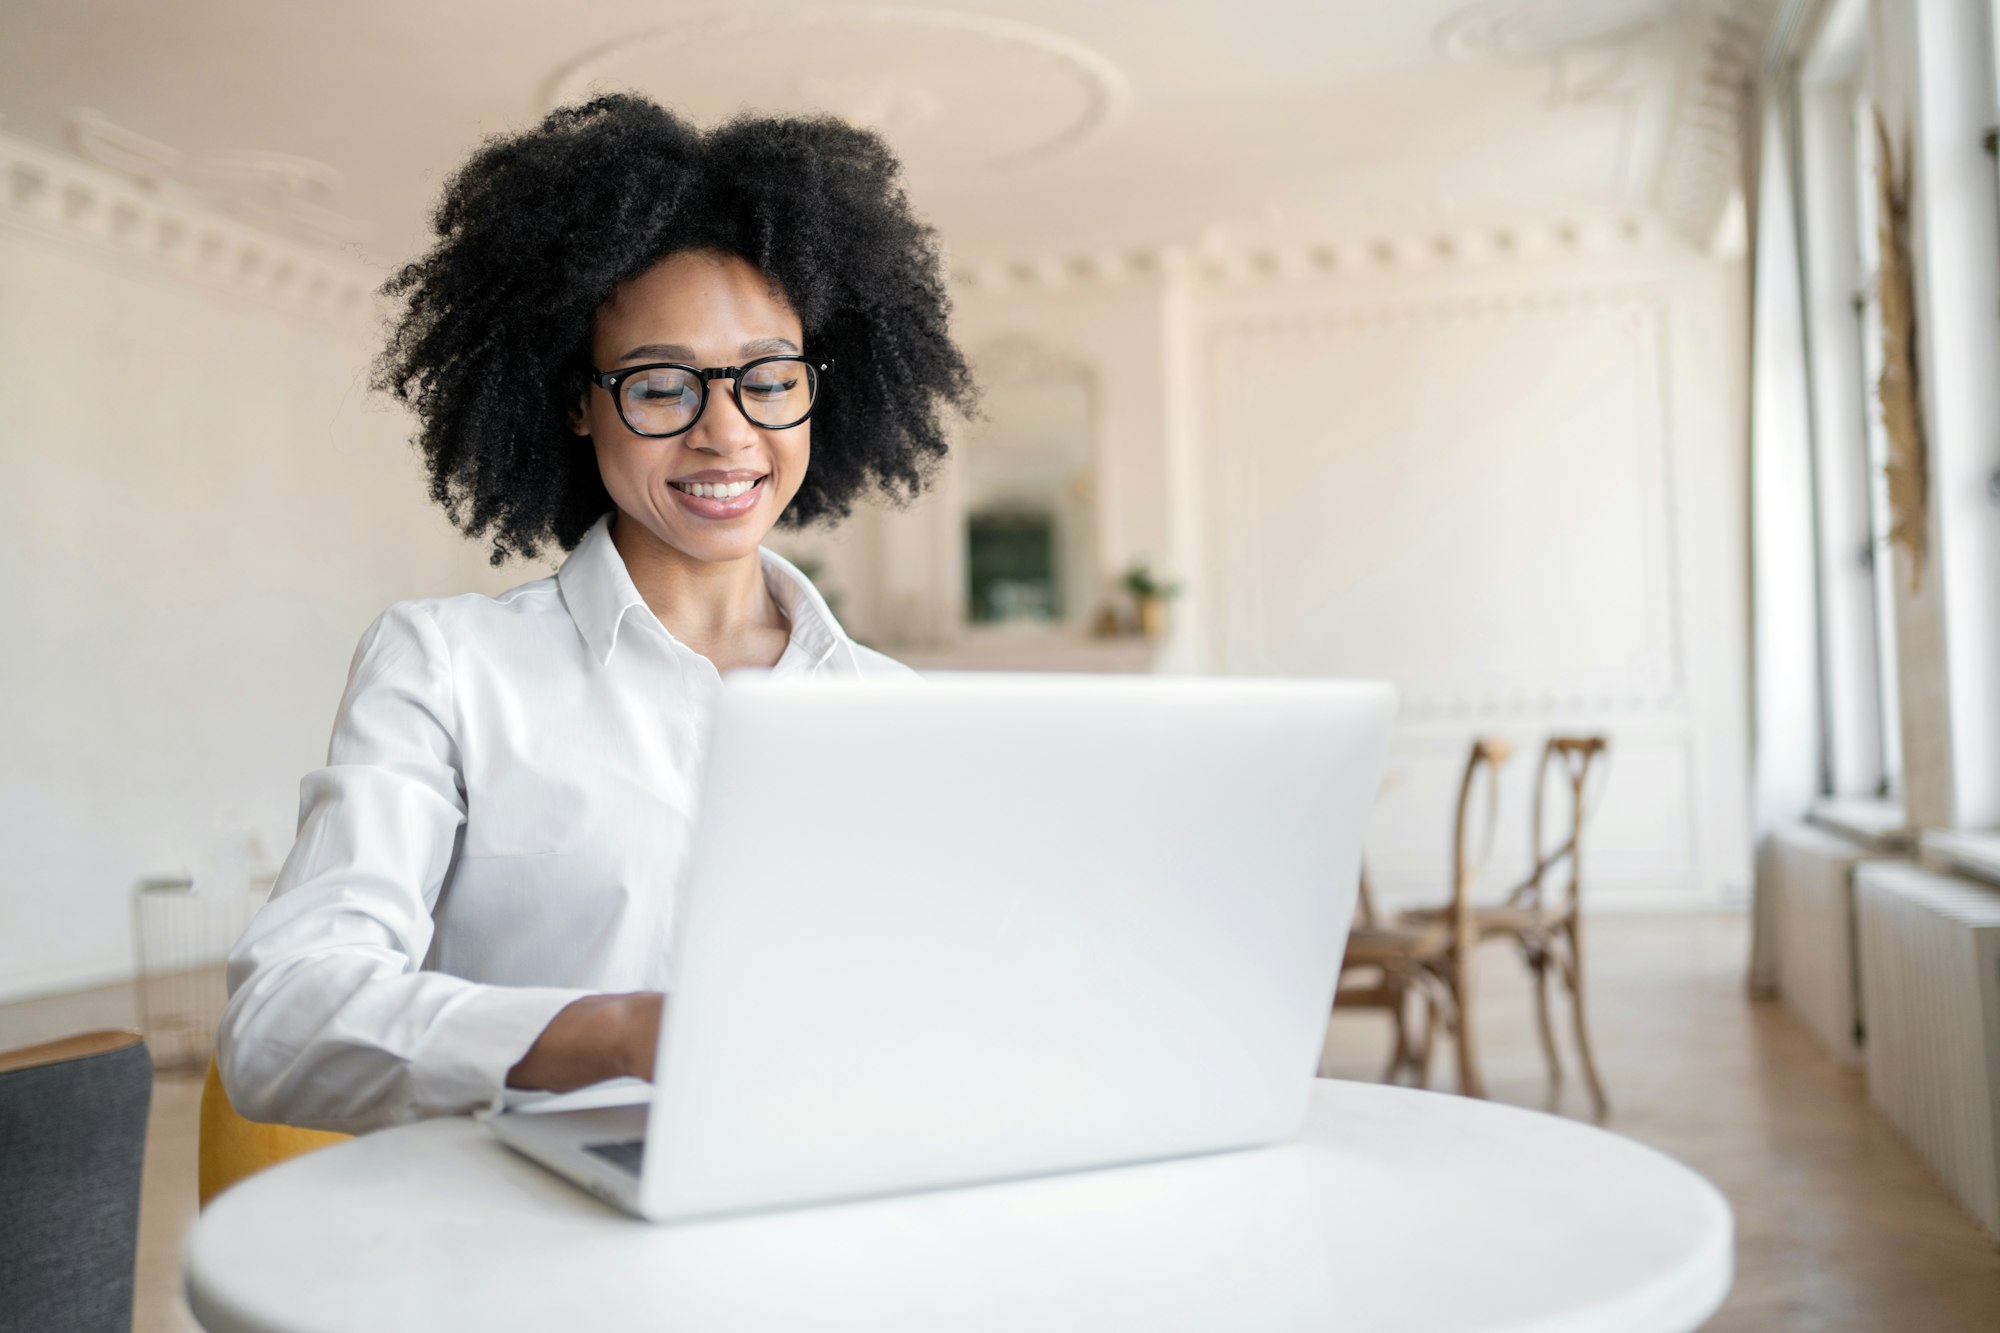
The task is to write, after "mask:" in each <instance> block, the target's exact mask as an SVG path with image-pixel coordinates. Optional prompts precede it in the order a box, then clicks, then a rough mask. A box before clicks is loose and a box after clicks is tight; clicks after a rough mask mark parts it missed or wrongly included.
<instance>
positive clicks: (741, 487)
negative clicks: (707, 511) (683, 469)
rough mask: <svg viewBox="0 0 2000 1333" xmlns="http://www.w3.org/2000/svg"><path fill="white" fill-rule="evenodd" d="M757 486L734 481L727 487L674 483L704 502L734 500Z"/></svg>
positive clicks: (751, 483)
mask: <svg viewBox="0 0 2000 1333" xmlns="http://www.w3.org/2000/svg"><path fill="white" fill-rule="evenodd" d="M756 484H757V483H756V482H754V481H732V482H730V483H729V484H728V485H726V486H711V485H709V484H708V483H706V482H700V481H690V482H682V481H677V482H675V483H674V485H675V487H677V488H678V489H680V490H683V491H686V492H687V493H688V494H689V495H698V496H700V497H701V498H702V499H704V500H728V499H732V498H734V497H736V496H738V495H741V494H743V492H745V491H747V490H749V489H750V488H751V487H752V486H755V485H756Z"/></svg>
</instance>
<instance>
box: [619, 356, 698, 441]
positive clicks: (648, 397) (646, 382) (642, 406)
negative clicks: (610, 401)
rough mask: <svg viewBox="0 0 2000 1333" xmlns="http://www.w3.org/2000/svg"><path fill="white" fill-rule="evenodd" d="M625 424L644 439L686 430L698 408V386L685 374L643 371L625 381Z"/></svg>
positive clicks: (662, 368)
mask: <svg viewBox="0 0 2000 1333" xmlns="http://www.w3.org/2000/svg"><path fill="white" fill-rule="evenodd" d="M621 406H622V407H623V408H624V409H625V424H626V425H628V426H630V427H631V428H632V429H633V430H636V431H640V432H643V433H644V434H647V435H667V434H671V433H672V432H674V431H678V430H685V429H686V428H687V426H688V425H689V423H691V422H692V421H693V420H694V417H695V412H696V410H697V409H698V408H699V407H700V406H701V383H700V381H699V380H697V379H696V378H695V377H694V376H692V375H690V374H688V373H687V372H686V371H685V370H675V369H673V368H671V367H664V366H663V367H660V368H657V369H654V370H642V371H640V372H639V373H638V374H636V375H634V376H632V377H631V378H630V379H627V380H626V381H625V389H624V400H623V402H622V403H621Z"/></svg>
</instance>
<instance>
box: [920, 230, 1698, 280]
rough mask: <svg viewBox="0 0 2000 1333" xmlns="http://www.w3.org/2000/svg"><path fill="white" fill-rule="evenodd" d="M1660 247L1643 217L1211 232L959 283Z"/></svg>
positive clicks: (1329, 267) (1317, 270)
mask: <svg viewBox="0 0 2000 1333" xmlns="http://www.w3.org/2000/svg"><path fill="white" fill-rule="evenodd" d="M1660 240H1661V232H1660V228H1659V227H1658V226H1657V225H1656V224H1654V223H1653V222H1651V221H1650V220H1648V219H1647V218H1645V217H1643V216H1640V215H1637V214H1631V215H1625V216H1617V217H1574V218H1556V219H1548V220H1542V221H1535V222H1525V223H1518V224H1491V225H1480V226H1464V227H1456V228H1439V229H1433V230H1427V231H1412V232H1405V233H1396V234H1386V235H1350V236H1336V237H1327V238H1323V239H1318V240H1307V241H1284V242H1268V243H1264V242H1254V241H1240V240H1235V239H1231V238H1228V237H1227V236H1226V235H1224V234H1220V233H1215V232H1211V233H1209V234H1208V235H1207V236H1205V237H1204V238H1203V239H1202V240H1201V241H1200V242H1198V243H1190V244H1182V245H1163V246H1153V247H1148V248H1143V249H1135V250H1128V251H1090V252H1078V253H1071V254H1047V255H1035V256H1017V257H1013V258H996V259H992V260H986V261H980V262H971V263H963V264H960V265H958V266H957V267H956V268H954V269H953V271H952V280H953V282H954V283H955V284H956V285H957V286H958V287H960V288H961V289H963V290H965V291H969V292H980V293H994V294H1005V293H1010V292H1059V291H1069V290H1088V289H1094V288H1104V287H1117V286H1125V285H1129V284H1133V283H1146V282H1159V281H1161V280H1163V279H1165V278H1166V277H1167V276H1169V275H1171V274H1179V273H1191V274H1193V275H1194V276H1196V277H1199V278H1202V279H1206V280H1208V281H1211V282H1222V283H1255V282H1268V281H1288V280H1295V279H1299V278H1307V277H1325V276H1333V275H1354V274H1362V273H1382V272H1399V271H1406V272H1414V271H1432V270H1438V269H1453V268H1479V267H1485V266H1491V265H1501V264H1511V263H1519V262H1532V261H1535V260H1539V259H1549V258H1565V257H1582V256H1597V255H1606V254H1617V253H1621V252H1626V253H1629V252H1631V251H1634V250H1641V249H1645V248H1648V247H1653V246H1656V245H1658V244H1659V242H1660Z"/></svg>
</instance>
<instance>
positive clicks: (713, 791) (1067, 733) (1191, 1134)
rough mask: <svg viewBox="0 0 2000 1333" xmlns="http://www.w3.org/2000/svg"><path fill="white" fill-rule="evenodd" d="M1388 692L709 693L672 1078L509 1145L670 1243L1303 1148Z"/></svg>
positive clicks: (1065, 685)
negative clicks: (1285, 1145)
mask: <svg viewBox="0 0 2000 1333" xmlns="http://www.w3.org/2000/svg"><path fill="white" fill-rule="evenodd" d="M1393 711H1394V694H1393V692H1392V691H1391V690H1390V688H1389V687H1388V686H1385V685H1380V684H1372V683H1337V682H1324V681H1313V682H1308V681H1272V680H1240V679H1238V680H1193V679H1175V678H1168V677H1104V676H1097V677H1085V676H1077V677H1066V676H1032V677H1031V676H1015V675H984V674H977V673H964V674H942V675H934V676H931V677H930V678H928V679H927V680H923V681H909V680H901V681H880V682H870V681H842V682H837V683H819V682H810V683H797V682H794V683H785V682H779V681H773V680H770V679H768V678H765V677H763V676H762V675H759V674H740V673H739V674H736V675H732V676H731V677H730V679H729V680H728V682H727V683H726V685H725V686H724V688H723V691H722V694H721V698H720V702H719V705H718V712H717V715H716V718H715V725H714V732H713V737H712V744H711V749H710V755H709V762H708V768H707V776H706V781H705V784H704V787H703V791H704V795H703V798H702V809H701V811H700V814H699V818H698V821H697V830H696V833H695V839H694V846H693V848H692V852H691V859H690V862H689V864H688V869H687V874H686V877H685V879H684V880H683V887H682V898H681V900H680V902H679V904H678V907H677V919H676V928H675V933H674V940H673V944H672V955H671V959H670V964H671V968H670V971H671V975H672V976H673V977H674V984H673V988H672V992H671V994H670V996H669V998H668V1001H667V1007H666V1018H665V1021H664V1023H663V1024H662V1025H661V1033H660V1051H659V1058H658V1062H657V1064H656V1066H655V1071H654V1073H655V1081H654V1084H653V1085H652V1086H651V1087H650V1088H648V1087H647V1086H646V1085H644V1084H636V1083H631V1082H630V1081H629V1080H628V1081H627V1083H628V1085H629V1086H627V1087H609V1086H606V1087H600V1088H597V1089H591V1090H585V1091H583V1092H579V1093H576V1094H571V1095H569V1096H567V1097H562V1098H556V1099H553V1100H546V1101H543V1102H541V1103H539V1104H536V1105H528V1106H523V1107H520V1108H518V1109H511V1110H508V1111H506V1112H503V1113H502V1114H500V1115H497V1116H495V1117H493V1118H492V1121H491V1123H492V1126H493V1129H494V1131H495V1132H496V1133H497V1134H498V1135H499V1136H500V1138H501V1139H503V1140H504V1141H505V1142H507V1143H508V1144H510V1145H512V1146H513V1147H515V1148H517V1149H519V1150H520V1151H521V1152H523V1153H526V1154H527V1155H528V1156H530V1157H533V1158H534V1159H535V1160H536V1161H539V1162H541V1163H543V1164H544V1165H546V1166H548V1167H550V1168H551V1169H553V1170H555V1171H557V1172H559V1173H561V1174H562V1175H564V1176H566V1177H568V1178H569V1179H571V1180H573V1181H576V1182H577V1183H579V1184H581V1185H583V1186H584V1187H585V1188H587V1189H589V1190H591V1191H592V1192H594V1193H596V1194H598V1195H600V1196H602V1197H603V1198H605V1199H607V1200H609V1201H610V1202H612V1203H613V1204H615V1205H617V1206H618V1207H621V1208H624V1209H627V1210H629V1211H631V1212H633V1213H636V1214H638V1215H639V1216H641V1217H646V1218H650V1219H653V1220H656V1221H679V1220H684V1219H689V1218H697V1217H709V1216H715V1215H719V1214H725V1213H735V1212H742V1211H747V1210H756V1209H767V1208H774V1207H782V1206H789V1205H797V1204H807V1203H819V1202H828V1201H833V1200H843V1199H856V1198H863V1197H868V1196H874V1195H884V1194H896V1193H903V1192H907V1191H914V1190H923V1189H934V1188H938V1187H942V1186H951V1185H961V1184H969V1183H972V1182H977V1181H991V1180H999V1179H1006V1178H1011V1177H1021V1176H1030V1175H1040V1174H1045V1173H1053V1172H1061V1171H1074V1170H1079V1169H1083V1168H1089V1167H1100V1166H1108V1165H1112V1164H1114V1163H1123V1162H1135V1161H1143V1160H1150V1159H1159V1158H1168V1157H1178V1156H1184V1155H1188V1154H1194V1153H1204V1152H1213V1151H1217V1150H1220V1149H1228V1148H1241V1147H1249V1146H1253V1145H1258V1144H1266V1143H1272V1142H1276V1141H1279V1140H1282V1139H1285V1138H1288V1137H1290V1136H1291V1135H1292V1134H1294V1133H1295V1132H1297V1130H1298V1128H1299V1126H1300V1125H1301V1124H1302V1123H1303V1120H1304V1116H1305V1111H1306V1100H1307V1095H1308V1092H1309V1090H1310V1087H1311V1081H1312V1077H1313V1071H1314V1068H1315V1065H1316V1063H1317V1061H1318V1058H1319V1052H1320V1046H1321V1042H1322V1040H1323V1037H1324V1033H1325V1028H1326V1019H1327V1012H1328V1007H1329V1005H1330V1004H1331V1002H1332V998H1333V991H1334V984H1335V980H1336V976H1337V973H1338V971H1339V965H1340V957H1341V952H1342V950H1343V948H1344V947H1345V943H1346V937H1347V927H1348V921H1349V918H1350V916H1351V914H1352V912H1353V909H1354V897H1355V886H1356V883H1357V876H1358V872H1359V866H1360V857H1361V842H1362V827H1363V823H1364V820H1365V817H1366V814H1367V811H1368V808H1369V804H1370V801H1371V798H1372V797H1373V795H1374V792H1375V787H1376V783H1377V781H1378V779H1379V777H1380V773H1381V768H1382V763H1383V759H1384V754H1385V751H1386V749H1387V745H1388V738H1389V726H1390V720H1391V714H1392V713H1393Z"/></svg>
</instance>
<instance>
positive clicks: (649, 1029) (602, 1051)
mask: <svg viewBox="0 0 2000 1333" xmlns="http://www.w3.org/2000/svg"><path fill="white" fill-rule="evenodd" d="M665 1005H666V996H664V995H662V994H661V993H660V992H659V991H633V992H631V993H629V994H625V995H587V996H585V997H584V998H583V999H581V1000H573V1001H571V1002H570V1003H569V1004H566V1005H564V1006H563V1007H562V1009H561V1011H560V1012H558V1013H557V1014H556V1016H555V1017H554V1018H552V1019H550V1020H549V1025H548V1026H547V1027H545V1028H543V1029H542V1035H541V1036H539V1037H537V1038H535V1044H534V1045H533V1046H530V1047H529V1048H528V1053H527V1054H526V1055H524V1056H522V1057H521V1059H520V1061H519V1063H517V1064H516V1065H515V1066H514V1067H513V1068H512V1069H510V1070H508V1071H507V1086H508V1087H510V1088H533V1089H538V1090H543V1091H547V1092H568V1091H569V1090H570V1089H571V1088H581V1087H583V1086H584V1085H586V1084H590V1083H600V1082H602V1081H603V1080H605V1079H607V1078H620V1077H625V1076H631V1077H634V1078H643V1079H648V1080H650V1079H651V1078H652V1077H653V1055H654V1053H655V1052H656V1051H658V1049H659V1043H660V1013H661V1010H662V1009H663V1008H664V1007H665Z"/></svg>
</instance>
